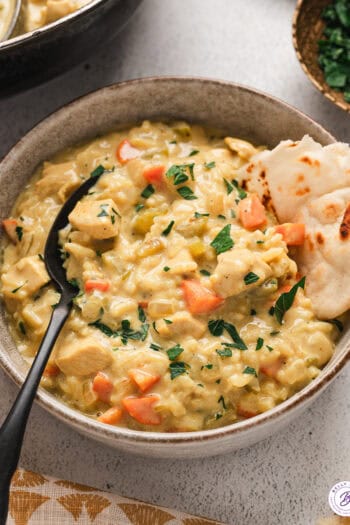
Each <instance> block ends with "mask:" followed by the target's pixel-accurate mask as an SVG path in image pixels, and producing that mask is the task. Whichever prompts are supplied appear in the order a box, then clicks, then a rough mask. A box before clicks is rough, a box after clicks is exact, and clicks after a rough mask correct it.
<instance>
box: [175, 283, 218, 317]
mask: <svg viewBox="0 0 350 525" xmlns="http://www.w3.org/2000/svg"><path fill="white" fill-rule="evenodd" d="M181 288H182V291H183V294H184V298H185V302H186V305H187V308H188V310H189V311H190V312H191V314H206V313H208V312H211V311H212V310H215V308H218V307H219V306H220V305H222V304H223V302H224V299H223V298H222V297H219V296H218V295H216V294H215V293H214V292H213V291H212V290H209V289H208V288H206V287H205V286H203V285H202V284H201V283H200V282H199V281H195V280H185V281H182V283H181Z"/></svg>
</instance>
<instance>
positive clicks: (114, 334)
mask: <svg viewBox="0 0 350 525" xmlns="http://www.w3.org/2000/svg"><path fill="white" fill-rule="evenodd" d="M89 326H94V327H95V328H97V329H98V330H100V332H102V333H103V334H105V335H107V337H117V336H118V332H117V331H115V330H112V328H110V327H109V326H107V325H106V324H104V323H101V321H100V320H98V321H94V322H93V323H89Z"/></svg>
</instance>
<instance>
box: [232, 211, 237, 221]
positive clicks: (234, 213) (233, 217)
mask: <svg viewBox="0 0 350 525" xmlns="http://www.w3.org/2000/svg"><path fill="white" fill-rule="evenodd" d="M231 218H232V219H235V218H236V212H235V210H231Z"/></svg>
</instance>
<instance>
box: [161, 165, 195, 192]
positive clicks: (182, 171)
mask: <svg viewBox="0 0 350 525" xmlns="http://www.w3.org/2000/svg"><path fill="white" fill-rule="evenodd" d="M193 168H194V164H193V163H192V164H174V165H173V166H170V168H169V169H168V171H167V172H166V174H165V176H166V177H168V178H169V179H170V178H171V177H173V184H174V186H178V185H179V184H182V183H183V182H186V181H187V180H188V179H189V177H188V175H189V176H190V177H191V179H192V180H194V174H193Z"/></svg>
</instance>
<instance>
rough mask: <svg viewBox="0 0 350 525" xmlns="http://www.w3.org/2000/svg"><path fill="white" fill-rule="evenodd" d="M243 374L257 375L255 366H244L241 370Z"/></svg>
mask: <svg viewBox="0 0 350 525" xmlns="http://www.w3.org/2000/svg"><path fill="white" fill-rule="evenodd" d="M243 374H250V375H252V376H255V377H258V374H257V373H256V370H255V368H253V367H251V366H246V367H245V369H244V370H243Z"/></svg>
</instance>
